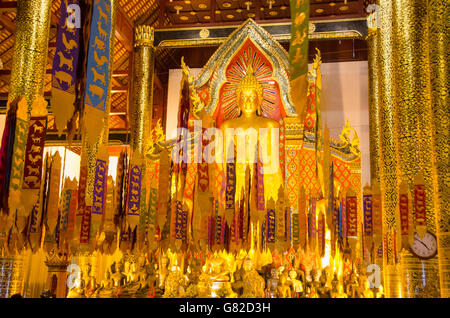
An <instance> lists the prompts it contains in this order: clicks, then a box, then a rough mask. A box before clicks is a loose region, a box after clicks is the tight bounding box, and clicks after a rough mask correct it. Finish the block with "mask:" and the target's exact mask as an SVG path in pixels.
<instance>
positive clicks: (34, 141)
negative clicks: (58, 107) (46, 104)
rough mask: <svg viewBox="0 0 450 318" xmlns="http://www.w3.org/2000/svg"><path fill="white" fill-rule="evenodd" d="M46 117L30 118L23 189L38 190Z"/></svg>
mask: <svg viewBox="0 0 450 318" xmlns="http://www.w3.org/2000/svg"><path fill="white" fill-rule="evenodd" d="M46 132H47V117H31V119H30V128H29V130H28V141H27V147H26V152H25V170H24V173H23V187H22V188H23V189H39V188H40V187H41V178H42V156H43V153H44V145H45V135H46Z"/></svg>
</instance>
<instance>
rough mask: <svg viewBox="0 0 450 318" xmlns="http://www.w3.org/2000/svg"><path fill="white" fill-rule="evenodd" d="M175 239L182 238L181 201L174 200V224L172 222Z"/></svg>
mask: <svg viewBox="0 0 450 318" xmlns="http://www.w3.org/2000/svg"><path fill="white" fill-rule="evenodd" d="M174 231H175V232H174V234H175V235H174V238H175V240H182V239H183V206H182V203H181V201H176V202H175V224H174Z"/></svg>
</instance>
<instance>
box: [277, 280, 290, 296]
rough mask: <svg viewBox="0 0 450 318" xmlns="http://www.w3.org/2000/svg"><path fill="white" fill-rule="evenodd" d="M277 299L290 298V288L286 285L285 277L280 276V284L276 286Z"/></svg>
mask: <svg viewBox="0 0 450 318" xmlns="http://www.w3.org/2000/svg"><path fill="white" fill-rule="evenodd" d="M277 294H278V298H291V288H290V287H289V285H288V284H287V277H286V276H285V275H281V276H280V284H279V285H278V286H277Z"/></svg>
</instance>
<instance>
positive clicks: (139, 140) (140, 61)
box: [130, 25, 155, 156]
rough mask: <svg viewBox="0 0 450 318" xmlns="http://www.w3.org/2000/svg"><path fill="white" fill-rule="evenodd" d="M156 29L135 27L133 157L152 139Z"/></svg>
mask: <svg viewBox="0 0 450 318" xmlns="http://www.w3.org/2000/svg"><path fill="white" fill-rule="evenodd" d="M153 38H154V30H153V28H152V27H150V26H146V25H143V26H138V27H136V29H135V39H134V41H135V42H134V53H133V91H132V94H133V95H132V102H131V105H130V128H131V132H130V133H131V134H130V135H131V136H130V137H131V138H130V149H131V153H132V156H133V155H137V156H141V155H144V153H145V150H146V146H147V145H148V143H149V142H150V139H151V125H152V117H153V116H152V115H153V77H154V71H153V68H154V64H155V47H154V46H153Z"/></svg>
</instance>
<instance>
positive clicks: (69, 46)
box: [52, 0, 80, 94]
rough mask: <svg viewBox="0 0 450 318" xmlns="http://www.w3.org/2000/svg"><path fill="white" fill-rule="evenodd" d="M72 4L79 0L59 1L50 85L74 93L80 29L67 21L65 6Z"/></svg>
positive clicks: (77, 2)
mask: <svg viewBox="0 0 450 318" xmlns="http://www.w3.org/2000/svg"><path fill="white" fill-rule="evenodd" d="M72 4H74V5H79V0H66V1H61V11H60V19H59V25H58V34H57V38H56V52H55V58H54V59H53V68H52V87H54V88H57V89H60V90H62V91H64V92H68V93H71V94H75V83H76V80H77V67H78V57H79V54H80V45H79V43H80V29H79V28H76V27H75V26H74V25H68V23H67V22H68V21H70V19H71V15H72V14H71V13H70V12H69V13H68V12H67V6H70V5H72Z"/></svg>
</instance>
